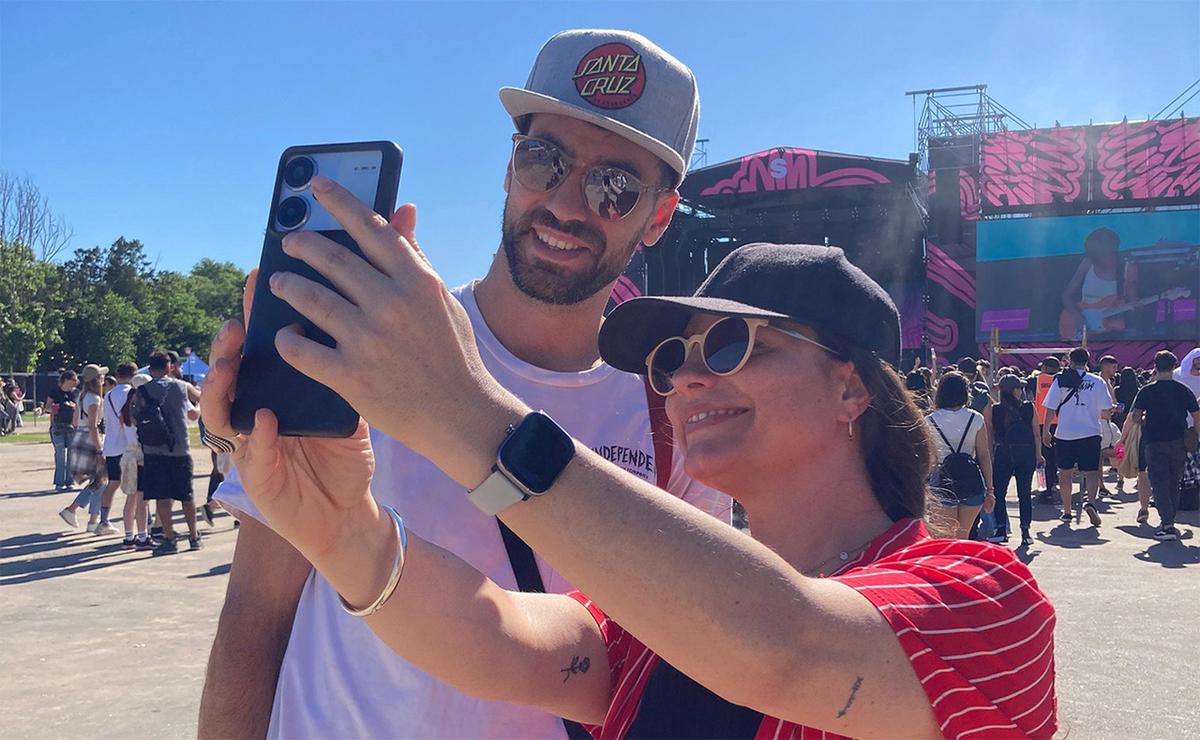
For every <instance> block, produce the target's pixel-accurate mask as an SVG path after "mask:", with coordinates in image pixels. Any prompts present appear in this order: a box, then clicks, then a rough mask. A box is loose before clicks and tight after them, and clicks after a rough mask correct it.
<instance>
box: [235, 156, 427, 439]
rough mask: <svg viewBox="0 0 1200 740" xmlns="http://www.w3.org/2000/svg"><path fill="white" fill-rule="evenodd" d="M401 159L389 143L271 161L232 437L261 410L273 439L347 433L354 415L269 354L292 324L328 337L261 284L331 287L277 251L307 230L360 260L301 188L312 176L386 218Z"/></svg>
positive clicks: (338, 398) (326, 390)
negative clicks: (281, 279) (301, 280)
mask: <svg viewBox="0 0 1200 740" xmlns="http://www.w3.org/2000/svg"><path fill="white" fill-rule="evenodd" d="M403 160H404V153H403V152H402V151H401V150H400V147H398V146H396V144H394V143H392V142H390V141H367V142H360V143H353V144H319V145H315V146H294V147H290V148H289V149H287V150H286V151H285V152H284V153H283V156H281V157H280V158H279V171H278V172H277V173H276V175H275V191H274V194H273V196H272V198H271V210H270V215H269V216H268V217H267V232H266V237H265V238H264V239H263V249H262V258H261V259H260V260H259V263H258V280H257V282H256V283H255V286H254V303H253V305H252V306H251V308H250V325H249V326H247V327H246V343H245V346H244V347H243V348H242V365H241V368H240V370H239V371H238V379H237V392H236V394H235V397H234V400H233V408H232V410H231V412H230V413H231V421H232V423H233V428H234V429H236V430H237V431H239V432H242V433H243V434H248V433H249V432H250V431H251V429H253V428H254V414H255V412H256V411H258V410H259V409H262V408H266V409H270V410H271V411H272V412H274V413H275V417H276V418H277V419H279V433H280V434H284V435H288V436H294V437H348V436H350V435H351V434H353V433H354V429H355V428H356V427H357V426H358V413H357V412H355V410H354V409H353V408H352V407H351V406H350V404H349V403H347V402H346V400H345V399H344V398H342V397H341V396H339V395H338V394H337V393H335V392H334V391H333V390H331V389H330V388H329V387H328V386H325V385H322V384H321V383H318V382H317V381H315V380H313V379H312V378H310V377H308V376H307V375H304V374H303V373H301V372H300V371H299V370H297V369H296V368H294V367H292V366H291V365H289V364H287V363H286V362H285V361H284V360H283V358H282V357H280V356H279V352H278V351H276V349H275V335H276V334H277V333H278V332H279V330H280V329H282V328H283V327H285V326H288V325H291V324H299V325H300V327H301V328H302V330H303V332H304V335H305V336H306V337H309V338H311V339H313V340H315V341H317V342H320V343H322V344H324V345H326V346H329V347H332V346H334V341H333V339H332V338H331V337H330V336H329V335H328V334H326V333H325V332H323V331H321V330H320V329H318V328H317V327H316V326H314V325H313V323H312V322H311V321H309V320H308V319H306V318H304V317H303V316H301V315H300V314H299V313H297V312H296V310H295V309H293V308H292V307H291V306H289V305H288V304H287V303H284V302H283V301H282V300H280V299H279V298H277V297H275V296H274V295H273V294H272V293H271V289H270V287H269V285H268V281H269V280H270V279H271V275H273V274H275V273H276V272H294V273H296V274H299V275H303V276H304V277H306V278H308V279H310V280H315V281H317V282H319V283H322V284H323V285H325V286H327V287H329V288H331V289H334V288H333V286H332V285H331V284H330V282H329V281H328V280H326V279H325V277H324V276H322V275H321V274H320V273H318V272H317V271H316V270H314V269H313V268H311V267H309V266H308V265H307V264H305V263H304V262H301V261H300V260H297V259H294V258H292V257H289V256H287V255H286V254H284V253H283V246H282V244H283V237H284V236H286V235H287V234H288V233H289V232H292V231H299V230H307V231H315V232H317V233H319V234H321V235H322V236H325V237H327V238H328V239H331V240H333V241H335V242H337V243H338V244H341V245H342V246H344V247H346V248H348V249H350V250H352V251H353V252H355V253H356V254H359V255H361V254H362V252H361V250H359V247H358V244H356V243H355V241H354V240H353V239H352V238H350V235H349V234H347V233H346V231H345V229H343V228H342V226H341V225H340V224H339V223H338V222H337V220H336V219H334V217H333V216H332V215H331V214H330V213H329V211H327V210H325V208H324V207H322V206H321V204H320V203H318V202H317V200H316V198H314V197H313V194H312V190H311V189H310V187H309V186H310V184H311V183H312V178H313V176H314V175H322V176H324V177H328V178H330V179H332V180H335V181H336V182H338V183H339V184H340V185H341V186H342V187H344V188H346V189H347V190H349V191H350V192H351V193H353V194H354V196H355V197H356V198H358V199H359V200H361V201H362V202H363V203H367V204H369V205H371V207H372V208H374V209H375V212H376V213H378V214H379V215H381V216H383V217H384V218H390V217H391V215H392V212H393V211H394V210H395V209H396V192H397V190H398V189H399V187H400V167H401V164H402V162H403Z"/></svg>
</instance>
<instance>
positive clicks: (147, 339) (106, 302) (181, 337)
mask: <svg viewBox="0 0 1200 740" xmlns="http://www.w3.org/2000/svg"><path fill="white" fill-rule="evenodd" d="M72 233H73V232H72V230H71V228H70V226H69V225H68V224H67V222H66V221H65V220H64V219H63V218H62V217H61V216H59V215H56V214H54V213H53V212H52V211H51V209H50V205H49V203H48V201H47V200H46V198H45V196H43V195H42V194H41V192H40V191H39V190H38V188H37V186H36V185H34V184H33V181H32V180H30V179H29V178H28V177H25V178H23V179H18V178H16V177H14V176H12V175H10V174H8V173H5V172H2V171H0V372H29V371H31V370H57V369H58V368H62V367H72V368H78V367H79V366H80V365H83V364H85V363H88V362H95V363H99V364H101V365H108V366H109V367H114V366H115V365H116V364H117V363H120V362H125V361H132V362H137V363H138V364H139V365H141V364H144V363H145V362H146V359H147V358H148V357H149V355H150V353H151V352H153V351H154V350H156V349H173V350H176V351H182V350H183V349H184V348H187V347H190V348H192V350H193V351H195V352H196V353H197V354H199V355H200V356H201V357H207V356H208V349H209V342H210V341H211V340H212V337H213V335H214V334H215V333H216V331H217V329H218V328H219V327H220V326H221V322H223V321H224V320H225V319H229V318H234V317H237V316H240V315H241V312H242V284H243V283H244V282H245V280H246V274H245V273H244V272H242V271H241V269H239V268H238V267H237V266H236V265H234V264H233V263H231V262H217V261H216V260H213V259H210V258H207V257H206V258H204V259H202V260H200V261H199V262H197V263H196V265H195V266H194V267H193V268H192V270H191V272H190V273H188V274H186V275H184V274H181V273H178V272H170V271H164V270H155V269H154V268H153V266H152V265H151V264H150V260H149V259H147V257H146V251H145V247H144V246H143V245H142V243H141V242H140V241H138V240H137V239H126V238H125V237H123V236H122V237H119V238H118V239H117V240H116V241H114V242H113V243H112V244H111V245H109V246H107V247H99V246H95V247H85V248H80V249H76V250H75V252H74V254H72V255H71V256H70V258H69V259H67V260H66V261H65V262H61V263H58V262H55V258H56V256H57V255H58V254H59V253H60V252H62V250H64V249H65V248H66V247H67V245H68V243H69V242H70V240H71V234H72Z"/></svg>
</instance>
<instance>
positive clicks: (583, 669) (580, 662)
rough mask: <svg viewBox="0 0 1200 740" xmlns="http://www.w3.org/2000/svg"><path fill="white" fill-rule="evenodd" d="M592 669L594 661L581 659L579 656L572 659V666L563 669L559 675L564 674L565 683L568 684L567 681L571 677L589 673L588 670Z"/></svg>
mask: <svg viewBox="0 0 1200 740" xmlns="http://www.w3.org/2000/svg"><path fill="white" fill-rule="evenodd" d="M591 667H592V661H591V660H590V659H588V658H586V657H584V658H580V657H579V656H578V655H576V656H574V657H573V658H571V665H569V666H567V667H566V668H563V669H561V670H560V671H559V673H562V674H564V675H563V683H566V682H567V679H568V678H570V677H571V676H574V675H575V674H576V673H587V672H588V669H589V668H591Z"/></svg>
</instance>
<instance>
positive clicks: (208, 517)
mask: <svg viewBox="0 0 1200 740" xmlns="http://www.w3.org/2000/svg"><path fill="white" fill-rule="evenodd" d="M200 510H201V511H202V512H203V513H204V523H205V524H207V525H208V526H210V527H211V526H212V525H213V523H212V522H213V516H212V514H213V512H212V506H209V505H208V504H205V505H204V506H203V507H201V509H200Z"/></svg>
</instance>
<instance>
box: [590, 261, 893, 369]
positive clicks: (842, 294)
mask: <svg viewBox="0 0 1200 740" xmlns="http://www.w3.org/2000/svg"><path fill="white" fill-rule="evenodd" d="M697 313H711V314H717V315H719V316H742V317H745V318H761V319H789V320H791V321H795V322H797V323H800V324H805V325H808V326H811V327H812V328H814V329H816V330H817V331H818V332H819V333H820V335H821V337H822V338H823V339H825V340H826V341H829V342H832V343H835V344H838V343H840V344H843V345H846V346H849V347H854V348H858V349H862V350H866V351H869V352H872V353H874V354H875V355H876V356H877V357H879V359H881V360H886V361H887V362H890V363H891V364H892V365H893V366H897V367H898V366H899V364H900V312H899V311H897V310H896V304H895V303H893V302H892V299H891V297H890V296H889V295H888V294H887V291H885V290H884V289H883V288H881V287H880V286H879V284H878V283H876V282H875V281H874V280H872V279H871V278H870V277H868V276H867V274H866V273H865V272H863V271H862V270H860V269H859V268H857V267H855V266H854V265H852V264H850V261H849V260H848V259H846V255H845V253H844V252H842V250H841V249H838V248H837V247H820V246H814V245H811V244H747V245H746V246H744V247H741V248H739V249H736V250H734V251H733V252H732V253H730V255H729V256H728V257H726V258H725V259H724V260H722V261H721V264H719V265H717V268H716V269H715V270H713V271H712V274H711V275H709V276H708V279H707V280H705V281H704V284H703V285H701V286H700V287H699V288H698V289H697V290H696V293H695V295H693V296H690V297H678V298H676V297H645V298H634V299H633V300H630V301H626V302H625V303H622V304H621V305H619V306H617V307H616V308H615V309H613V312H612V313H611V314H609V316H608V318H607V319H605V320H604V324H603V326H601V328H600V355H601V356H602V357H603V358H604V361H605V362H607V363H608V364H609V365H612V366H613V367H615V368H617V369H619V370H624V371H626V372H631V373H639V374H642V375H644V374H645V373H646V355H648V354H649V353H650V350H652V349H654V347H655V346H657V345H658V343H659V342H661V341H662V340H664V339H666V338H667V337H671V336H678V335H681V334H683V331H684V329H685V328H686V327H687V324H688V321H690V320H691V318H692V316H693V315H694V314H697Z"/></svg>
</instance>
